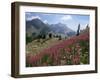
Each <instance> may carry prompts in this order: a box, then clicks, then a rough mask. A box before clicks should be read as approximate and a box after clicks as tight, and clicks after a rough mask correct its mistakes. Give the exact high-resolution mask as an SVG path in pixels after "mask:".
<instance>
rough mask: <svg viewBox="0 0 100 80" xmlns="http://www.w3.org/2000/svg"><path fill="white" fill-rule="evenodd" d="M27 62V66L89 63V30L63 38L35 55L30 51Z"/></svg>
mask: <svg viewBox="0 0 100 80" xmlns="http://www.w3.org/2000/svg"><path fill="white" fill-rule="evenodd" d="M55 41H56V40H54V42H55ZM50 43H51V44H53V43H52V42H50ZM33 52H34V50H33ZM26 63H27V65H26V66H27V67H34V66H57V65H79V64H81V65H82V64H89V32H87V33H84V34H80V35H79V36H73V37H71V38H69V39H66V40H61V41H60V42H57V43H56V44H55V43H54V45H51V46H50V47H47V48H44V49H42V50H41V51H39V52H38V53H37V54H35V55H34V53H28V54H27V56H26Z"/></svg>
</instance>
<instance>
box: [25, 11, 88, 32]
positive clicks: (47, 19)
mask: <svg viewBox="0 0 100 80" xmlns="http://www.w3.org/2000/svg"><path fill="white" fill-rule="evenodd" d="M25 17H26V20H27V21H30V20H32V19H36V18H38V19H40V20H42V21H43V22H44V23H48V24H57V23H63V24H66V26H67V27H69V28H70V29H72V30H74V31H77V27H78V25H79V24H80V29H84V28H86V25H87V24H88V25H89V21H90V16H89V15H79V14H59V13H57V14H54V13H36V12H26V13H25Z"/></svg>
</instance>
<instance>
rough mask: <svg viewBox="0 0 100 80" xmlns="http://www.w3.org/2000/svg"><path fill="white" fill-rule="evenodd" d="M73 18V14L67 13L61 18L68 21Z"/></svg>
mask: <svg viewBox="0 0 100 80" xmlns="http://www.w3.org/2000/svg"><path fill="white" fill-rule="evenodd" d="M71 19H72V16H71V15H66V16H63V17H62V18H61V20H63V21H67V20H71Z"/></svg>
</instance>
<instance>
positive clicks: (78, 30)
mask: <svg viewBox="0 0 100 80" xmlns="http://www.w3.org/2000/svg"><path fill="white" fill-rule="evenodd" d="M79 34H80V24H79V25H78V29H77V34H76V36H78V35H79Z"/></svg>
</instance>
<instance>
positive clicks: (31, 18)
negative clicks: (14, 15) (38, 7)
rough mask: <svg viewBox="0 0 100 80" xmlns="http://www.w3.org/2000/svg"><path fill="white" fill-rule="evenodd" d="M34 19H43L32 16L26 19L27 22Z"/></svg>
mask: <svg viewBox="0 0 100 80" xmlns="http://www.w3.org/2000/svg"><path fill="white" fill-rule="evenodd" d="M33 19H41V18H40V17H39V16H31V17H27V18H26V20H27V21H31V20H33Z"/></svg>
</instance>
